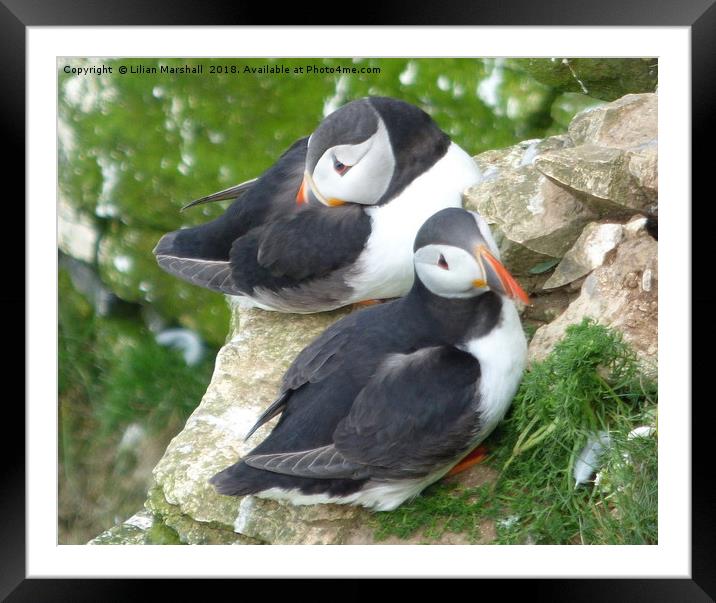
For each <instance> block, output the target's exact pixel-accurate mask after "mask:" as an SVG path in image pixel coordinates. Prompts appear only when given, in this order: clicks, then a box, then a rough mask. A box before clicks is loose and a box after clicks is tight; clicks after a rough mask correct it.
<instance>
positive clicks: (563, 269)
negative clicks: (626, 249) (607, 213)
mask: <svg viewBox="0 0 716 603" xmlns="http://www.w3.org/2000/svg"><path fill="white" fill-rule="evenodd" d="M623 231H624V227H623V226H622V225H621V224H598V223H596V222H593V223H591V224H588V225H587V226H586V227H585V228H584V230H583V231H582V234H581V235H579V238H578V239H577V241H576V242H575V243H574V245H572V248H571V249H570V250H569V251H568V252H567V253H566V254H565V256H564V258H562V261H561V262H560V263H559V265H558V266H557V268H556V269H555V271H554V273H553V274H552V276H550V277H549V280H548V281H547V282H546V283H545V284H544V288H545V289H553V288H555V287H561V286H562V285H566V284H567V283H571V282H572V281H575V280H577V279H578V278H580V277H582V276H584V275H585V274H587V273H589V272H590V271H592V270H594V268H596V267H597V266H601V265H602V262H603V261H604V257H605V256H606V254H607V253H608V252H609V251H611V250H612V249H614V248H615V247H616V246H617V245H618V244H619V243H620V242H621V240H622V237H623V236H624V233H623Z"/></svg>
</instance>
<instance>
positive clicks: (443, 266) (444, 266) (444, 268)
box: [438, 253, 450, 270]
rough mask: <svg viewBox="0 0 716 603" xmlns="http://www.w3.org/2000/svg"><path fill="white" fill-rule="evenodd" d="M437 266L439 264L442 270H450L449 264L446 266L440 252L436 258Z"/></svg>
mask: <svg viewBox="0 0 716 603" xmlns="http://www.w3.org/2000/svg"><path fill="white" fill-rule="evenodd" d="M438 266H440V268H442V269H443V270H450V266H448V263H447V261H446V260H445V256H444V255H443V254H442V253H441V254H440V259H439V260H438Z"/></svg>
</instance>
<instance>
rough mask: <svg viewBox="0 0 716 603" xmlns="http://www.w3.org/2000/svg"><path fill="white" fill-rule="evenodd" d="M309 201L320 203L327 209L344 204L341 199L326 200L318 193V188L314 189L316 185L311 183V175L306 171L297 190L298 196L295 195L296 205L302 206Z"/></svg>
mask: <svg viewBox="0 0 716 603" xmlns="http://www.w3.org/2000/svg"><path fill="white" fill-rule="evenodd" d="M310 199H315V200H317V201H320V202H321V203H323V205H327V206H328V207H337V206H339V205H344V204H345V203H346V202H345V201H343V200H342V199H333V198H331V199H326V198H325V197H324V196H323V195H322V194H321V193H320V192H319V190H318V188H316V183H315V182H313V178H312V177H311V174H309V173H308V171H306V172H305V173H304V175H303V182H302V183H301V188H299V189H298V194H297V195H296V204H297V205H303V204H304V203H308V201H309V200H310Z"/></svg>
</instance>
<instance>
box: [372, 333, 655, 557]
mask: <svg viewBox="0 0 716 603" xmlns="http://www.w3.org/2000/svg"><path fill="white" fill-rule="evenodd" d="M656 403H657V388H656V384H655V383H652V382H649V381H647V380H646V379H645V378H644V377H643V376H642V375H641V374H640V372H639V370H638V365H637V362H636V357H635V355H634V353H633V352H632V351H631V350H630V348H629V347H628V346H627V345H626V344H625V343H624V342H623V341H622V339H621V337H620V336H619V334H618V333H616V332H614V331H611V330H609V329H607V328H605V327H603V326H601V325H598V324H596V323H595V322H593V321H590V320H586V319H585V320H584V321H583V322H582V323H581V324H579V325H573V326H571V327H569V328H568V329H567V333H566V335H565V337H564V339H563V340H562V341H561V342H560V343H558V344H557V346H555V349H554V350H553V352H552V353H551V354H550V356H549V357H548V358H547V359H545V360H544V361H543V362H539V363H535V364H533V365H532V366H531V367H530V369H529V370H528V371H527V372H526V374H525V377H524V379H523V382H522V385H521V387H520V390H519V392H518V394H517V396H516V398H515V400H514V402H513V406H512V410H511V412H510V414H509V416H508V417H507V419H506V420H505V422H504V423H503V425H502V427H501V429H500V432H499V433H496V434H495V435H494V436H493V437H492V438H491V441H492V442H493V443H494V447H495V453H494V455H493V456H492V457H491V459H490V460H489V465H490V466H491V467H493V468H495V469H496V470H497V471H499V477H498V478H497V480H496V481H495V482H494V483H493V484H491V485H483V486H480V487H479V488H467V489H461V488H460V487H459V486H452V487H448V486H446V485H444V484H438V485H436V486H433V487H432V488H430V489H428V490H426V492H425V493H424V494H423V495H422V496H421V497H419V498H417V499H416V500H415V501H413V502H412V503H410V504H408V505H404V506H402V507H400V508H398V509H396V510H395V511H392V512H388V513H380V514H376V522H377V527H376V537H377V538H379V539H380V538H386V537H387V536H390V535H393V536H398V537H400V538H406V537H408V536H411V535H414V534H421V535H422V536H423V537H424V538H426V539H427V540H434V539H435V538H437V537H439V536H441V535H442V534H443V533H444V532H446V531H457V532H463V533H465V534H466V535H467V536H468V537H470V538H472V539H475V538H476V536H478V535H479V534H477V533H476V530H477V526H479V525H480V523H484V522H485V521H486V520H492V521H495V522H496V523H495V527H496V533H497V538H496V542H497V543H501V544H525V543H534V544H579V543H583V544H654V543H656V542H657V437H656V434H652V435H647V436H645V437H634V436H632V437H630V433H631V432H632V430H633V429H635V428H636V427H639V426H644V425H649V426H653V425H655V423H656V410H657V406H656ZM601 431H606V432H608V433H609V435H610V438H611V444H610V445H609V446H607V447H605V450H604V452H603V454H602V457H601V461H600V464H601V470H600V471H599V480H598V484H595V483H593V482H591V481H590V482H587V483H585V484H581V485H577V486H575V480H574V477H573V469H574V464H575V462H576V460H577V458H578V457H579V455H580V452H581V451H582V449H583V448H584V446H585V444H586V443H587V441H588V440H589V438H590V436H592V435H593V434H595V433H598V432H601Z"/></svg>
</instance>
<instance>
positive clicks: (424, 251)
mask: <svg viewBox="0 0 716 603" xmlns="http://www.w3.org/2000/svg"><path fill="white" fill-rule="evenodd" d="M413 251H414V256H413V261H414V263H415V272H416V275H417V278H418V279H420V281H421V282H422V283H423V285H425V287H427V288H428V290H430V291H431V292H432V293H434V294H435V295H439V296H441V297H448V298H468V297H476V296H478V295H481V294H482V293H484V292H486V291H495V292H497V293H501V294H502V295H505V296H507V297H508V298H510V299H515V298H517V299H520V300H521V301H523V302H524V303H525V304H529V303H530V302H529V297H528V296H527V294H526V293H525V292H524V290H523V289H522V287H520V285H519V284H518V283H517V281H516V280H515V279H514V278H513V277H512V275H510V273H509V272H507V269H506V268H505V267H504V266H503V265H502V263H501V262H500V260H499V257H500V254H499V251H498V249H497V246H496V245H495V242H494V239H493V238H492V234H491V233H490V230H489V227H488V226H487V223H486V222H485V220H484V219H483V218H482V216H480V215H479V214H477V213H475V212H471V211H467V210H464V209H460V208H455V207H450V208H447V209H443V210H440V211H439V212H437V213H436V214H433V215H432V216H431V217H430V218H428V220H427V221H426V222H425V223H424V224H423V225H422V226H421V227H420V230H419V231H418V234H417V236H416V237H415V244H414V246H413Z"/></svg>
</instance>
